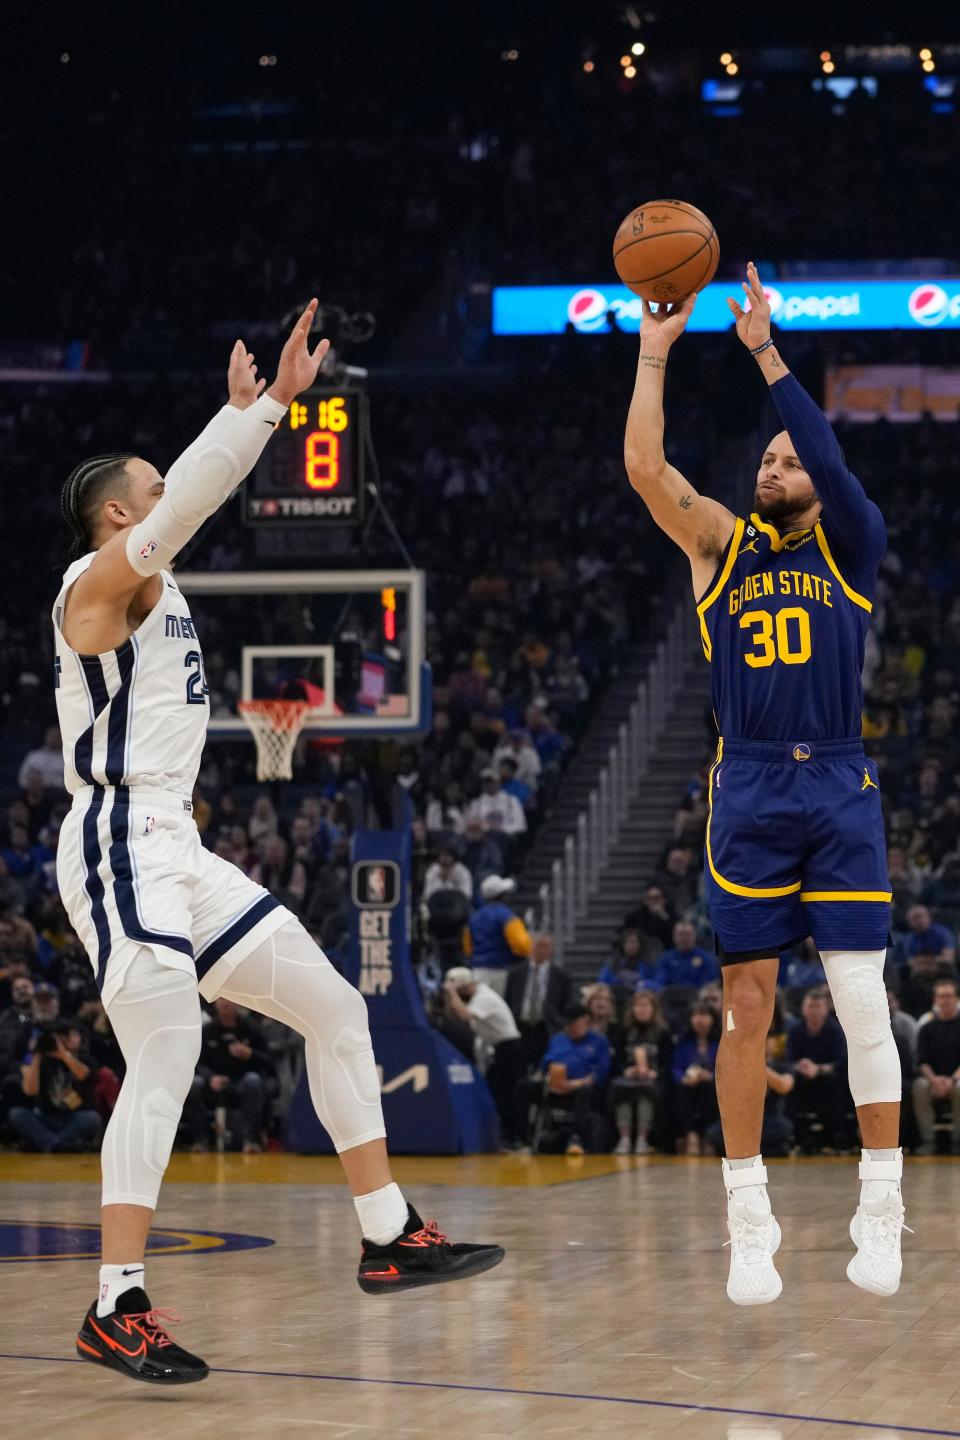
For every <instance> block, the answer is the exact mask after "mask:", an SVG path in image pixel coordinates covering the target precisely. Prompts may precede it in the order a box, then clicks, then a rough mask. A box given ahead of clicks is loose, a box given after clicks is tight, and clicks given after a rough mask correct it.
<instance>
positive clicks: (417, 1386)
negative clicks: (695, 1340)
mask: <svg viewBox="0 0 960 1440" xmlns="http://www.w3.org/2000/svg"><path fill="white" fill-rule="evenodd" d="M0 1360H39V1361H46V1362H48V1363H50V1364H55V1365H84V1364H86V1361H84V1360H80V1359H74V1358H73V1357H71V1356H68V1355H12V1354H6V1353H4V1352H2V1351H0ZM210 1374H211V1375H252V1376H256V1377H258V1378H260V1377H262V1378H265V1379H268V1380H323V1381H326V1382H328V1383H332V1384H340V1385H391V1386H393V1387H395V1388H397V1387H399V1388H401V1389H406V1390H460V1391H462V1392H464V1393H466V1394H470V1395H516V1396H517V1398H518V1399H521V1400H590V1401H595V1402H597V1403H601V1404H604V1405H640V1406H645V1407H647V1408H648V1409H652V1410H687V1411H692V1412H694V1413H699V1414H703V1415H736V1416H739V1417H741V1418H745V1419H748V1420H796V1421H799V1422H802V1423H805V1424H808V1425H843V1426H845V1427H848V1428H849V1429H855V1428H859V1429H861V1430H881V1431H883V1432H884V1433H885V1434H887V1435H889V1434H891V1432H892V1433H895V1434H899V1435H940V1436H945V1437H947V1440H960V1430H934V1429H932V1428H931V1427H930V1426H928V1425H890V1424H889V1423H888V1422H886V1421H880V1420H840V1419H838V1418H835V1417H834V1416H832V1415H799V1414H795V1413H793V1412H792V1411H789V1410H741V1409H737V1408H735V1407H734V1406H732V1405H698V1404H697V1403H696V1402H695V1401H689V1400H687V1401H684V1400H641V1399H637V1398H635V1397H633V1396H628V1395H590V1394H581V1393H580V1392H578V1391H571V1390H518V1389H515V1388H514V1387H512V1386H509V1385H458V1384H456V1382H454V1381H452V1380H386V1379H381V1378H380V1377H378V1376H372V1375H321V1374H318V1373H316V1372H315V1371H311V1370H240V1369H234V1368H231V1367H230V1366H226V1365H217V1366H215V1367H212V1368H211V1371H210Z"/></svg>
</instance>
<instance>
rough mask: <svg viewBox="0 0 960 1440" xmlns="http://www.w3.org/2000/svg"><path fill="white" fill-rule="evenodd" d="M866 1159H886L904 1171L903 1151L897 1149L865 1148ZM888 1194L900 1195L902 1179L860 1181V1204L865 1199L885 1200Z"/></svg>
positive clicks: (864, 1155)
mask: <svg viewBox="0 0 960 1440" xmlns="http://www.w3.org/2000/svg"><path fill="white" fill-rule="evenodd" d="M863 1158H864V1160H886V1161H892V1162H893V1163H894V1164H896V1165H897V1166H898V1168H899V1170H900V1173H901V1174H902V1173H903V1151H902V1150H900V1149H897V1150H866V1149H865V1150H864V1151H863ZM888 1195H896V1196H897V1198H898V1199H899V1197H900V1181H899V1179H897V1180H862V1181H861V1182H860V1204H861V1205H862V1204H863V1203H864V1201H865V1200H868V1201H869V1200H872V1201H877V1202H879V1201H883V1200H886V1198H887V1196H888Z"/></svg>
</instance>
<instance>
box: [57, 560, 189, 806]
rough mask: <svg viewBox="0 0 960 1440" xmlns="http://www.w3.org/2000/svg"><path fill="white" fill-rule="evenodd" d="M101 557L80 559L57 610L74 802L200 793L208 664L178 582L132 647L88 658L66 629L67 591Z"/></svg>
mask: <svg viewBox="0 0 960 1440" xmlns="http://www.w3.org/2000/svg"><path fill="white" fill-rule="evenodd" d="M94 554H95V552H91V553H90V554H89V555H85V556H84V557H83V558H82V559H81V560H75V561H74V562H73V564H72V565H71V566H70V567H69V568H68V570H67V571H66V573H65V574H64V577H63V583H62V585H61V588H60V593H59V595H58V596H57V599H56V603H55V604H54V607H53V635H54V656H55V660H54V666H55V672H56V673H55V684H56V700H57V715H58V717H59V720H60V734H61V736H62V739H63V760H64V778H65V782H66V786H67V789H68V790H69V791H70V793H71V794H72V795H73V794H76V792H77V791H78V790H80V789H81V788H82V787H84V786H89V785H128V786H132V787H142V788H145V789H146V788H152V789H155V790H166V791H170V792H172V793H173V794H175V795H182V796H184V797H185V798H187V799H189V797H190V795H191V794H192V793H193V787H194V783H195V781H196V778H197V771H198V770H199V768H200V756H201V754H202V752H203V745H204V740H205V739H206V734H207V719H208V716H209V709H210V706H209V700H208V698H207V684H206V677H205V675H204V669H203V656H202V654H201V652H200V643H199V641H198V640H197V636H196V632H195V630H194V626H193V619H192V617H191V615H190V607H189V606H188V605H187V602H186V600H185V599H184V597H183V595H182V593H181V591H180V588H179V586H178V585H177V583H176V581H175V580H174V578H173V576H172V575H171V574H170V573H169V572H168V571H166V570H161V572H160V579H161V581H162V583H163V593H162V594H161V596H160V599H159V600H158V601H157V603H156V605H155V606H154V607H153V609H152V610H151V611H150V613H149V615H147V617H146V619H145V620H144V621H143V622H142V623H141V624H140V625H139V626H138V628H137V629H136V630H135V631H134V632H133V634H132V635H131V636H130V638H129V640H125V641H124V643H123V644H122V645H120V646H118V647H117V649H116V650H107V651H106V652H105V653H104V654H102V655H79V654H77V652H76V651H75V650H72V649H71V647H70V646H69V645H68V644H67V642H66V640H65V639H64V638H63V632H62V631H61V629H60V625H61V622H62V620H63V610H64V603H65V600H66V596H67V592H68V591H69V589H70V587H71V585H72V584H73V583H74V581H75V580H76V579H77V577H78V576H79V575H82V574H83V572H84V570H86V569H87V567H88V566H89V565H90V564H91V563H92V561H93V558H94Z"/></svg>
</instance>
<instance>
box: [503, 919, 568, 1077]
mask: <svg viewBox="0 0 960 1440" xmlns="http://www.w3.org/2000/svg"><path fill="white" fill-rule="evenodd" d="M570 997H571V982H570V976H569V975H568V974H567V972H566V971H565V970H561V969H560V968H559V966H557V965H554V963H553V937H552V936H551V935H547V934H545V933H544V932H542V931H541V932H540V934H538V935H534V936H533V939H532V943H531V949H530V955H529V957H528V958H527V959H526V960H521V961H520V962H519V963H518V964H516V965H511V967H510V969H509V971H508V972H507V984H506V990H505V998H506V1001H507V1004H508V1005H509V1006H510V1009H511V1010H512V1011H513V1015H514V1019H515V1020H516V1022H517V1025H518V1027H519V1030H520V1043H521V1046H522V1048H523V1058H524V1068H525V1069H530V1068H531V1067H533V1066H535V1065H537V1064H538V1063H539V1061H540V1059H541V1057H542V1055H543V1052H544V1050H546V1048H547V1044H548V1041H549V1039H550V1036H551V1035H553V1034H554V1033H555V1032H556V1031H557V1030H560V1029H561V1028H562V1027H563V1023H564V1022H563V1017H564V1013H565V1012H566V1010H567V1009H568V1008H569V1005H570Z"/></svg>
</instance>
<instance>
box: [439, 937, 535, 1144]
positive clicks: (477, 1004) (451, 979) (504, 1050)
mask: <svg viewBox="0 0 960 1440" xmlns="http://www.w3.org/2000/svg"><path fill="white" fill-rule="evenodd" d="M443 1004H444V1010H445V1012H446V1013H447V1014H448V1015H450V1016H452V1017H453V1018H454V1019H456V1020H459V1021H461V1023H463V1024H465V1025H469V1027H470V1029H471V1030H472V1031H473V1034H474V1036H475V1037H476V1044H475V1049H474V1057H473V1058H474V1061H475V1063H476V1065H477V1067H478V1068H479V1069H480V1070H481V1071H482V1072H483V1073H484V1075H485V1076H486V1080H487V1084H488V1085H489V1086H490V1093H491V1095H492V1096H493V1100H494V1104H495V1105H496V1107H497V1114H498V1115H499V1117H500V1130H501V1136H502V1138H503V1140H504V1142H505V1143H506V1144H507V1145H508V1146H514V1145H517V1144H520V1143H522V1140H523V1133H522V1132H523V1125H522V1119H521V1114H520V1110H519V1104H518V1093H517V1092H518V1087H519V1084H520V1081H521V1080H522V1079H523V1076H524V1073H525V1069H526V1067H525V1064H524V1054H523V1046H522V1044H521V1042H520V1031H519V1030H518V1029H517V1022H516V1020H515V1019H514V1017H513V1014H512V1012H511V1010H510V1006H509V1005H508V1004H507V1002H506V1000H504V999H503V998H502V997H501V996H500V995H498V994H497V992H496V991H495V990H493V989H491V987H490V986H489V985H487V984H485V983H484V981H482V980H478V979H477V976H476V973H475V972H474V971H473V970H469V969H467V967H466V966H465V965H459V966H454V968H453V969H452V970H449V971H448V972H447V976H446V979H445V980H444V982H443Z"/></svg>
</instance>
